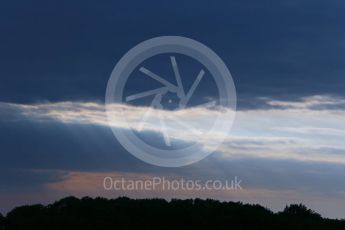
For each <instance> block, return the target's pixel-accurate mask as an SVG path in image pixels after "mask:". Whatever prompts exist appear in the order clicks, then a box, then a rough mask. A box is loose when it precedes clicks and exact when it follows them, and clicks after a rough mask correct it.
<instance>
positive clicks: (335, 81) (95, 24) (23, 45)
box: [0, 1, 345, 107]
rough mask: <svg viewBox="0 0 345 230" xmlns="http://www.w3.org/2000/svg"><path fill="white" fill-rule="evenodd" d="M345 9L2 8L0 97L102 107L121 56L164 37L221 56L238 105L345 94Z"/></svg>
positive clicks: (238, 5)
mask: <svg viewBox="0 0 345 230" xmlns="http://www.w3.org/2000/svg"><path fill="white" fill-rule="evenodd" d="M344 7H345V6H344V3H343V2H342V1H332V2H324V1H303V2H300V1H289V2H285V1H275V2H272V1H260V2H256V1H221V2H217V3H214V4H210V3H209V2H207V1H187V2H186V1H180V2H179V1H177V2H168V1H159V2H147V1H145V2H141V1H139V2H138V1H136V2H132V1H122V2H112V1H104V2H101V3H99V2H97V3H96V2H92V1H73V2H71V1H49V3H48V2H46V1H35V3H30V4H28V3H27V2H25V1H11V2H6V3H2V6H1V8H0V19H1V20H0V30H1V34H2V36H1V38H0V41H1V42H0V47H1V53H0V62H1V68H0V79H1V84H0V99H1V101H12V102H33V101H44V100H49V101H61V100H90V99H92V100H103V99H104V91H105V87H106V83H107V80H108V78H109V75H110V72H111V70H112V68H113V67H114V65H115V63H116V62H117V61H118V60H119V59H120V58H121V56H122V55H123V54H124V53H125V52H126V51H127V50H128V49H130V48H131V47H133V46H134V45H136V44H137V43H139V42H141V41H143V40H146V39H149V38H152V37H155V36H160V35H181V36H187V37H191V38H194V39H196V40H199V41H201V42H203V43H205V44H206V45H208V46H209V47H211V48H212V49H214V50H215V51H216V52H217V53H218V54H219V55H220V56H221V57H222V58H223V59H224V61H225V62H226V64H227V65H228V66H229V68H230V70H231V72H232V74H233V77H234V80H235V83H236V87H237V90H238V94H239V98H240V102H241V104H240V107H241V106H243V107H246V106H247V107H248V106H252V105H253V102H252V101H253V100H255V99H254V98H256V97H258V96H266V97H272V98H276V99H278V98H280V99H282V98H289V99H294V98H299V97H300V96H309V95H315V94H334V95H340V96H344V93H343V92H344V90H343V88H344V86H345V81H344V78H343V75H344V73H345V71H344V65H343V62H342V60H344V58H345V56H344V55H345V52H344V37H345V32H344V30H343V23H342V22H343V21H344V20H345V18H344V17H345V16H344V14H343V10H344ZM259 102H260V101H258V103H259ZM242 103H243V104H242Z"/></svg>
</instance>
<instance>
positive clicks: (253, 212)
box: [0, 197, 345, 230]
mask: <svg viewBox="0 0 345 230" xmlns="http://www.w3.org/2000/svg"><path fill="white" fill-rule="evenodd" d="M0 226H1V227H0V229H1V228H3V229H6V230H15V229H20V230H23V229H35V230H40V229H44V230H55V229H59V230H62V229H83V230H88V229H274V230H277V229H303V230H305V229H327V230H328V229H345V220H332V219H325V218H322V217H321V216H320V215H319V214H318V213H316V212H314V211H312V210H310V209H308V208H307V207H305V206H304V205H302V204H299V205H296V204H294V205H290V206H287V207H286V208H285V209H284V210H283V211H282V212H279V213H273V212H272V211H270V210H268V209H266V208H264V207H262V206H260V205H249V204H242V203H241V202H237V203H235V202H220V201H216V200H210V199H207V200H201V199H189V200H177V199H174V200H171V201H170V202H168V201H166V200H163V199H135V200H134V199H129V198H126V197H121V198H117V199H111V200H109V199H105V198H95V199H92V198H89V197H85V198H82V199H77V198H75V197H67V198H64V199H62V200H60V201H57V202H55V203H53V204H50V205H47V206H43V205H30V206H21V207H18V208H15V209H13V210H12V211H11V212H9V213H8V214H7V216H6V217H3V216H2V215H0Z"/></svg>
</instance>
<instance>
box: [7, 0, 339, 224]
mask: <svg viewBox="0 0 345 230" xmlns="http://www.w3.org/2000/svg"><path fill="white" fill-rule="evenodd" d="M0 4H1V6H0V212H2V213H6V212H8V211H10V210H11V209H12V208H14V207H15V206H18V205H23V204H33V203H49V202H52V201H55V200H56V199H59V198H62V197H64V196H68V195H74V196H78V197H81V196H93V197H95V196H105V197H117V196H120V195H126V196H130V197H163V198H167V199H169V198H172V197H179V198H190V197H202V198H206V197H210V198H214V199H220V200H232V201H242V202H246V203H247V202H248V203H258V204H261V205H263V206H265V207H268V208H270V209H272V210H274V211H279V210H282V209H283V208H284V207H285V205H286V204H290V203H304V204H306V205H307V206H308V207H309V208H311V209H313V210H315V211H317V212H319V213H320V214H322V215H323V216H325V217H332V218H345V182H344V176H345V144H344V141H343V140H344V138H345V122H344V117H345V90H344V88H345V77H344V75H345V65H344V60H345V30H344V21H345V15H344V13H343V12H344V10H345V2H344V1H340V0H335V1H331V2H326V1H320V0H316V1H315V0H314V1H300V0H298V1H297V0H291V1H268V0H263V1H249V0H241V1H240V0H237V1H225V0H221V1H217V2H216V3H213V2H210V1H80V0H76V1H67V0H66V1H65V0H62V1H43V0H42V1H30V2H29V1H17V0H14V1H4V2H2V3H0ZM167 35H169V36H183V37H188V38H192V39H195V40H197V41H199V42H202V43H203V44H205V45H207V46H208V47H209V48H211V49H212V50H213V51H214V52H216V53H217V54H218V55H219V57H221V59H222V60H223V61H224V63H225V64H226V65H227V66H228V68H229V70H230V72H231V74H232V77H233V81H234V83H235V87H236V92H237V112H236V118H235V121H234V124H233V129H232V131H231V133H230V134H229V135H228V136H227V137H226V139H225V140H224V143H223V144H222V145H221V146H220V148H218V150H217V151H215V152H214V153H213V154H211V155H210V156H208V157H206V158H205V159H203V160H201V161H199V162H197V163H194V164H191V165H188V166H184V167H180V168H165V167H158V166H154V165H150V164H147V163H145V162H143V161H141V160H139V159H137V158H135V157H134V156H132V155H131V154H130V153H128V152H127V151H126V150H125V149H124V148H123V147H122V146H121V145H120V143H119V142H118V141H117V140H116V139H115V137H114V135H113V133H112V131H111V128H110V127H109V123H108V121H107V117H106V113H105V104H104V103H105V91H106V87H107V82H108V79H109V77H110V74H111V72H112V70H113V68H114V66H115V65H116V63H117V62H118V61H119V60H120V59H121V57H122V56H123V55H124V54H125V53H126V52H127V51H128V50H129V49H131V48H132V47H134V46H135V45H137V44H138V43H140V42H142V41H145V40H147V39H150V38H154V37H158V36H167ZM161 60H164V59H161ZM162 69H164V66H163V65H160V67H159V68H158V70H157V71H162ZM185 71H186V72H185V73H187V74H185V75H184V76H185V80H186V81H187V82H188V81H189V82H192V81H193V80H194V78H195V76H196V74H195V73H194V72H193V70H192V69H191V68H190V69H186V70H185ZM207 74H209V73H207ZM207 74H206V75H205V76H207ZM141 80H142V79H140V81H139V82H137V83H135V82H134V84H132V86H130V87H129V88H128V91H129V92H139V91H140V89H142V87H144V88H145V87H149V86H151V85H150V84H148V83H145V84H146V85H145V84H142V83H141ZM152 84H154V83H152ZM148 85H149V86H148ZM209 88H210V87H209V84H208V83H204V85H201V86H200V88H199V89H198V90H199V91H198V92H197V93H198V95H200V96H201V95H203V96H204V98H209V96H210V95H212V94H214V92H213V91H212V90H211V89H209ZM114 106H115V110H114V111H115V112H117V111H119V110H120V109H119V110H117V108H120V107H121V108H122V109H124V110H125V111H126V114H125V116H124V117H126V118H127V119H129V120H130V122H131V123H133V124H135V123H136V122H137V121H138V119H140V116H141V115H142V114H143V113H144V112H143V107H142V104H139V105H133V104H125V105H122V104H121V105H114ZM221 112H222V111H221V110H215V109H208V108H204V107H201V108H195V109H194V110H193V109H191V110H188V111H187V112H185V113H181V114H178V116H179V117H180V119H183V120H185V121H188V122H189V123H192V122H193V121H195V120H197V121H200V122H202V123H207V122H206V121H207V119H208V118H210V117H214V116H216V115H218V114H220V113H221ZM166 113H167V114H172V113H174V112H173V111H169V110H167V111H166ZM195 114H202V115H205V117H202V116H201V117H198V119H199V120H198V119H196V118H195ZM114 117H115V118H114V120H113V121H112V122H111V126H112V128H115V129H127V128H128V127H126V126H124V125H123V122H122V118H123V114H115V116H114ZM151 125H152V126H151V127H150V128H146V129H145V130H144V131H143V132H142V135H143V137H146V138H151V139H154V140H155V142H157V143H158V144H159V142H160V141H162V140H161V139H162V138H161V134H159V132H158V133H157V129H156V128H157V127H155V123H152V124H151ZM172 133H173V134H172V136H173V138H174V139H175V140H178V141H179V143H184V142H185V143H188V142H193V141H196V140H195V137H194V136H193V135H191V134H190V133H188V132H181V131H179V130H177V131H176V130H175V131H174V130H173V131H172ZM200 138H201V139H200ZM216 138H217V136H207V135H204V136H201V137H198V141H201V142H202V144H203V146H204V147H206V148H207V146H208V145H211V143H212V141H214V140H215V139H216ZM106 176H112V177H114V178H121V177H125V178H134V179H135V178H150V177H154V176H165V177H167V178H180V177H183V178H190V179H202V180H207V179H231V178H233V177H235V176H236V177H238V178H240V179H241V180H242V182H243V184H242V186H243V190H240V191H226V192H224V191H202V192H186V191H160V190H157V191H130V192H129V191H105V190H104V188H103V178H104V177H106Z"/></svg>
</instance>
